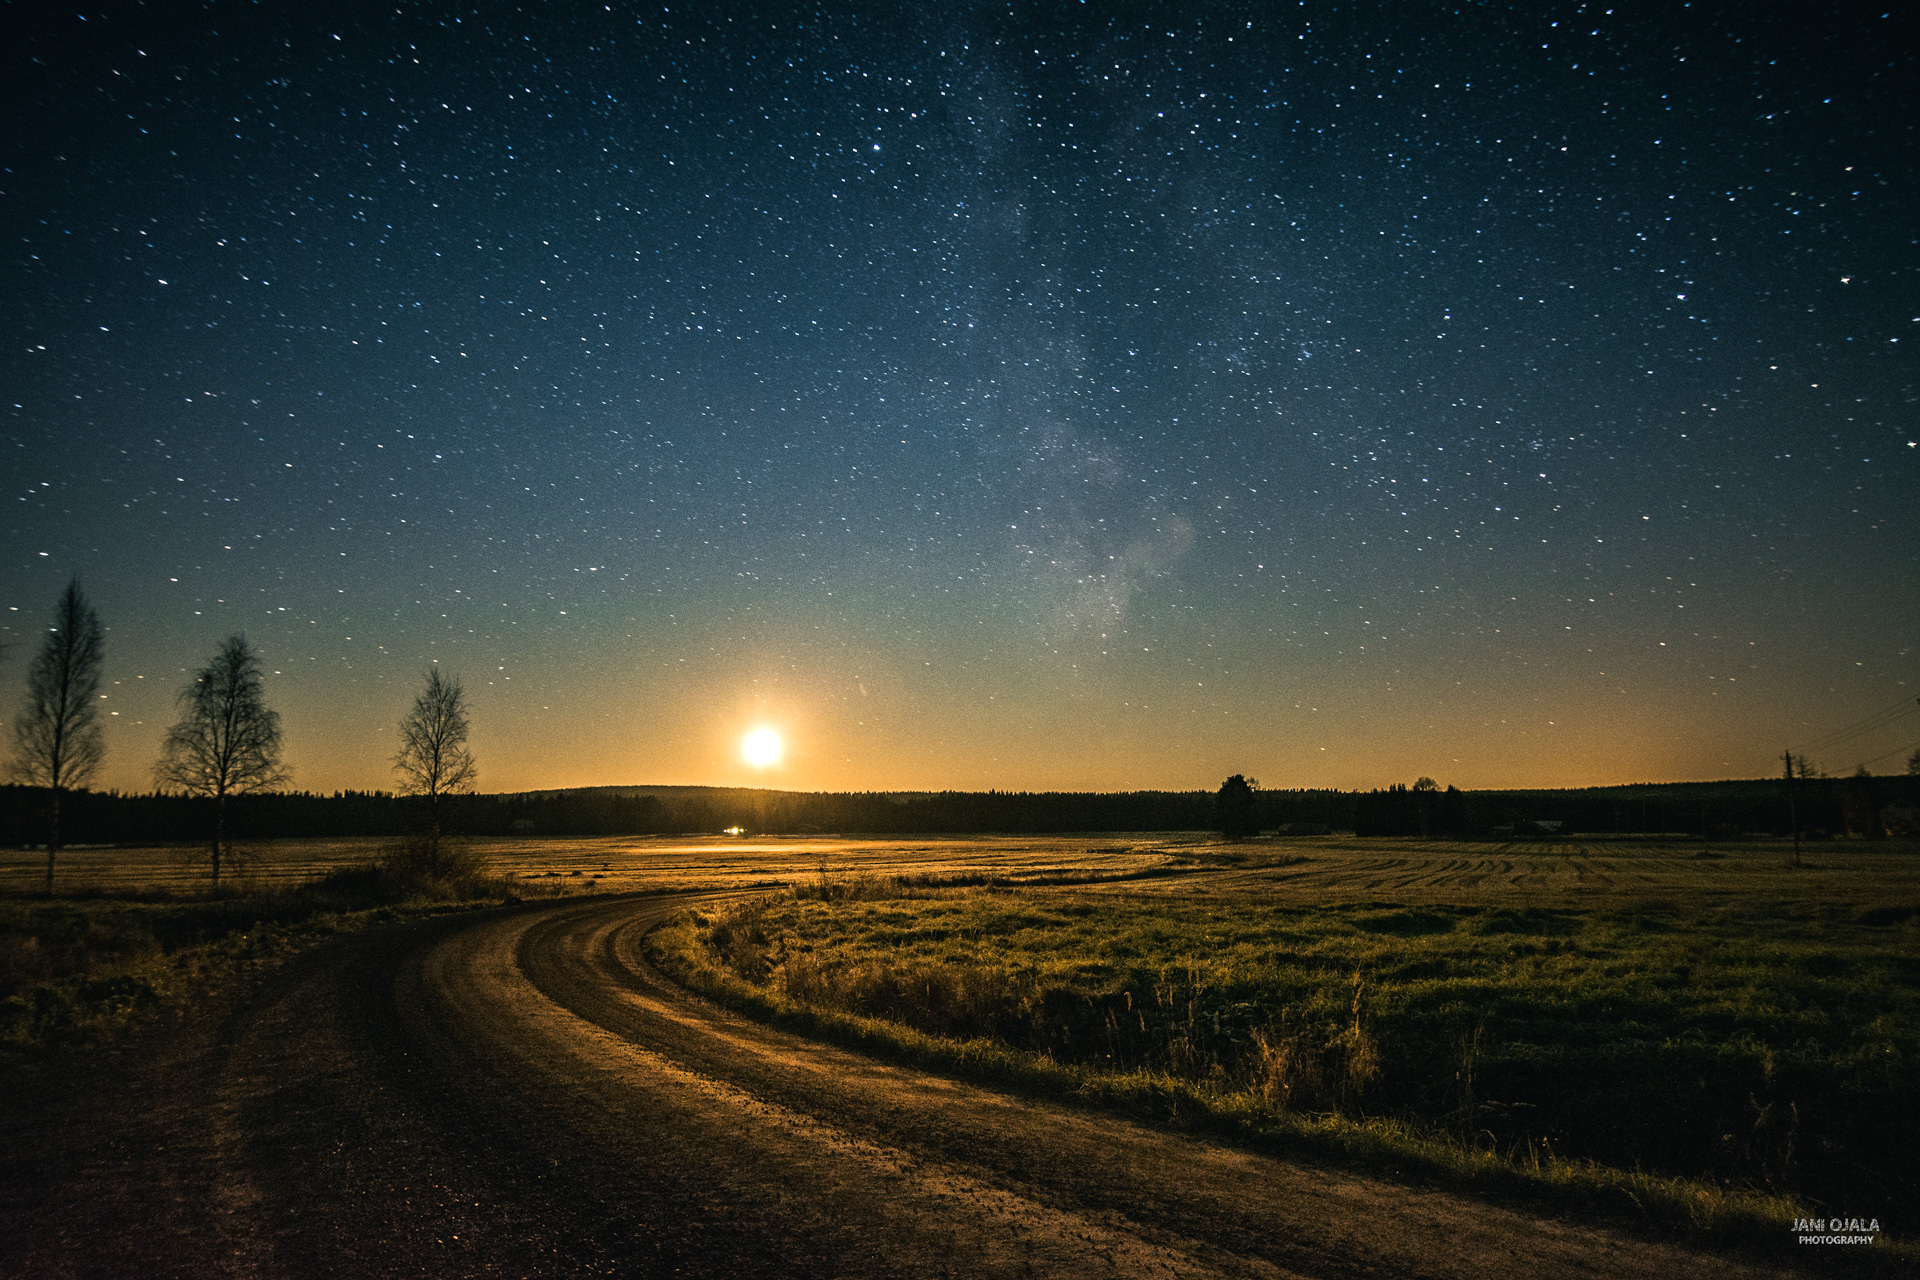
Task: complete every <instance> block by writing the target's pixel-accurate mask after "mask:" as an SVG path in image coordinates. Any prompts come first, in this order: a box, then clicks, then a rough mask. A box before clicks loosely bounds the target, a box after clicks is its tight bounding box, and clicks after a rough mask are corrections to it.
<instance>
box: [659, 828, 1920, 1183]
mask: <svg viewBox="0 0 1920 1280" xmlns="http://www.w3.org/2000/svg"><path fill="white" fill-rule="evenodd" d="M1790 853H1791V849H1790V845H1788V844H1785V843H1783V842H1756V843H1751V844H1727V845H1719V846H1714V845H1702V844H1701V843H1700V842H1697V841H1690V842H1689V841H1672V840H1634V839H1631V838H1617V839H1606V840H1589V841H1568V842H1564V843H1556V844H1553V845H1550V846H1549V845H1542V844H1537V843H1536V844H1521V845H1513V844H1509V845H1492V844H1483V845H1474V844H1465V843H1453V842H1423V841H1417V840H1366V841H1359V840H1351V839H1341V838H1338V837H1332V838H1312V839H1304V840H1284V841H1282V840H1272V841H1260V842H1248V843H1245V844H1239V845H1219V844H1213V845H1186V846H1174V845H1163V846H1158V847H1155V848H1154V849H1152V850H1151V851H1149V850H1147V849H1145V848H1140V849H1138V850H1137V851H1136V852H1135V853H1134V854H1133V855H1132V856H1133V857H1135V858H1136V859H1140V860H1146V859H1152V860H1155V862H1156V863H1157V866H1158V869H1159V870H1160V872H1161V874H1159V875H1156V876H1151V877H1148V878H1142V879H1137V880H1129V881H1119V882H1111V883H1105V884H1083V885H1056V886H1049V887H1045V888H998V889H990V890H983V889H979V888H968V887H957V888H940V887H934V886H929V885H928V884H926V883H925V882H924V881H921V882H916V881H914V880H907V881H890V880H888V879H886V878H884V877H883V876H880V875H878V874H877V868H875V869H874V871H873V872H868V873H866V874H862V873H858V872H856V873H852V874H844V873H836V872H835V871H833V870H831V869H829V870H828V871H827V872H826V873H825V874H819V873H816V874H815V876H814V877H813V878H812V880H811V881H808V880H805V879H803V880H801V881H799V882H797V883H795V884H794V885H793V886H792V887H790V888H789V889H787V890H785V891H784V892H782V893H780V894H776V895H771V896H765V897H762V898H760V899H759V900H757V901H754V902H750V903H744V904H739V905H735V906H732V907H730V908H728V909H725V910H722V911H715V912H709V913H707V914H706V915H704V916H701V917H699V919H698V920H697V921H696V922H694V923H693V924H690V925H685V926H682V928H683V931H684V932H683V934H682V935H681V936H680V937H678V938H676V937H674V936H673V935H671V934H667V935H662V937H661V941H660V943H659V948H660V954H661V956H662V959H663V962H664V963H666V964H668V965H669V966H673V965H675V964H678V965H679V966H680V967H681V968H682V970H683V971H685V972H687V973H688V974H690V975H693V979H694V980H696V981H698V980H699V979H698V974H699V973H700V971H702V970H703V969H705V970H708V971H709V972H710V974H712V975H717V977H710V978H709V985H712V986H714V987H715V988H716V990H718V991H719V993H720V994H722V995H723V996H724V995H726V994H727V990H726V988H728V987H729V985H730V984H731V988H732V995H733V996H734V997H735V998H736V999H737V1000H739V999H745V1000H747V1001H749V1002H750V1001H752V1000H755V999H758V1000H759V1001H761V1002H763V1003H765V1004H766V1005H768V1006H769V1007H771V1008H773V1009H775V1010H779V1009H787V1010H793V1011H811V1012H814V1013H819V1014H824V1015H828V1016H829V1017H830V1018H831V1017H841V1018H848V1019H855V1020H863V1022H864V1024H865V1026H864V1029H863V1030H862V1032H861V1034H863V1035H869V1036H871V1035H874V1034H879V1035H881V1036H882V1037H883V1038H884V1037H885V1036H886V1035H887V1034H889V1033H887V1032H886V1030H885V1029H886V1028H889V1027H891V1028H895V1029H896V1031H895V1032H894V1033H892V1034H895V1036H896V1038H897V1039H898V1040H899V1041H900V1043H901V1044H902V1045H908V1044H921V1045H923V1046H924V1043H925V1041H926V1038H928V1037H932V1038H933V1039H935V1040H938V1041H941V1042H944V1043H947V1044H949V1045H951V1046H956V1047H955V1049H954V1050H953V1054H952V1056H953V1057H954V1059H955V1060H956V1061H960V1060H964V1059H965V1058H966V1057H967V1056H968V1054H969V1053H973V1054H974V1056H976V1057H977V1056H979V1054H978V1049H979V1046H983V1045H993V1046H999V1047H1001V1048H1002V1049H1004V1050H1006V1051H1008V1052H1009V1053H1011V1054H1013V1055H1015V1057H1016V1058H1018V1057H1021V1056H1024V1058H1025V1059H1026V1060H1027V1061H1028V1062H1029V1063H1031V1064H1037V1065H1038V1066H1039V1067H1040V1068H1041V1069H1058V1070H1061V1071H1065V1072H1067V1073H1068V1074H1069V1075H1072V1076H1073V1078H1074V1079H1076V1080H1077V1081H1078V1084H1076V1085H1075V1086H1074V1087H1075V1088H1077V1089H1079V1090H1080V1091H1081V1092H1083V1093H1086V1094H1089V1095H1100V1096H1106V1097H1125V1096H1129V1095H1132V1096H1142V1095H1145V1096H1153V1095H1155V1091H1156V1090H1159V1091H1162V1092H1165V1091H1167V1090H1172V1091H1173V1092H1174V1093H1184V1095H1185V1096H1187V1097H1188V1098H1189V1099H1190V1100H1191V1104H1192V1105H1194V1106H1196V1107H1199V1108H1201V1109H1203V1110H1206V1109H1211V1110H1212V1111H1214V1112H1216V1113H1219V1114H1223V1115H1233V1116H1239V1117H1242V1118H1245V1119H1247V1120H1248V1121H1249V1122H1250V1123H1254V1124H1256V1125H1258V1124H1262V1123H1275V1124H1279V1125H1280V1126H1281V1127H1287V1126H1288V1125H1292V1126H1294V1127H1295V1128H1298V1127H1299V1126H1300V1125H1301V1124H1302V1123H1307V1124H1319V1125H1321V1127H1322V1128H1323V1129H1324V1128H1325V1127H1326V1126H1327V1125H1329V1124H1331V1125H1333V1126H1334V1127H1335V1128H1338V1127H1340V1126H1342V1125H1344V1126H1347V1127H1348V1130H1349V1133H1350V1136H1351V1135H1352V1134H1355V1133H1357V1132H1359V1131H1365V1130H1373V1131H1376V1132H1386V1131H1392V1132H1398V1133H1404V1134H1410V1135H1413V1136H1415V1137H1416V1138H1419V1137H1424V1138H1425V1139H1428V1140H1432V1141H1438V1142H1442V1143H1451V1144H1453V1145H1454V1146H1455V1147H1457V1148H1459V1149H1461V1150H1464V1151H1473V1152H1479V1153H1482V1154H1487V1155H1491V1156H1493V1157H1496V1158H1498V1159H1500V1160H1502V1161H1505V1162H1507V1163H1509V1164H1511V1165H1513V1166H1516V1167H1528V1168H1532V1169H1535V1170H1536V1171H1537V1170H1539V1169H1541V1168H1542V1167H1546V1166H1554V1165H1557V1166H1559V1167H1560V1168H1561V1169H1562V1170H1565V1169H1567V1168H1570V1167H1572V1166H1573V1165H1575V1164H1579V1163H1582V1162H1591V1163H1593V1164H1595V1165H1598V1166H1603V1167H1605V1168H1608V1169H1613V1170H1617V1171H1620V1172H1621V1173H1622V1175H1623V1176H1625V1175H1626V1174H1629V1173H1635V1174H1648V1175H1654V1176H1657V1177H1665V1178H1677V1179H1681V1180H1687V1181H1690V1182H1691V1183H1692V1184H1693V1185H1695V1186H1697V1187H1707V1188H1719V1189H1725V1190H1733V1191H1750V1192H1757V1193H1761V1194H1769V1195H1776V1196H1782V1197H1786V1198H1789V1199H1793V1200H1797V1201H1799V1202H1801V1203H1810V1204H1813V1205H1817V1206H1821V1207H1823V1208H1824V1210H1825V1211H1826V1212H1830V1213H1832V1212H1845V1213H1849V1214H1855V1213H1861V1214H1867V1213H1877V1214H1879V1215H1880V1216H1883V1217H1886V1216H1891V1217H1893V1218H1895V1219H1898V1220H1905V1219H1909V1218H1911V1217H1912V1212H1913V1210H1914V1209H1915V1208H1916V1207H1920V1179H1916V1177H1915V1172H1914V1168H1913V1164H1912V1160H1911V1152H1912V1151H1913V1150H1914V1149H1915V1148H1916V1146H1920V1123H1917V1122H1916V1116H1920V1072H1917V1070H1916V1068H1917V1066H1920V851H1916V850H1915V849H1913V848H1912V847H1910V846H1906V845H1902V844H1884V845H1867V844H1864V843H1855V844H1844V845H1843V844H1837V843H1836V844H1828V845H1823V846H1814V847H1810V848H1809V849H1808V851H1807V852H1806V854H1805V857H1804V865H1802V866H1799V867H1789V866H1788V865H1787V863H1788V860H1789V857H1790ZM676 948H678V949H679V950H678V953H677V954H676V951H675V949H676ZM876 1027H877V1028H879V1029H880V1030H879V1031H878V1032H876V1031H875V1028H876ZM968 1045H971V1046H975V1048H974V1049H972V1050H967V1049H963V1048H960V1047H959V1046H968ZM1008 1070H1010V1071H1015V1072H1016V1073H1017V1067H1009V1068H1008Z"/></svg>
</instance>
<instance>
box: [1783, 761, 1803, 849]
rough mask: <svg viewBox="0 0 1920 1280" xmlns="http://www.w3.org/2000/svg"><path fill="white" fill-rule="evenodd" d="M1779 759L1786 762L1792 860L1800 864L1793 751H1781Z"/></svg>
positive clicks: (1798, 820) (1798, 815)
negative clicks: (1791, 825) (1791, 826)
mask: <svg viewBox="0 0 1920 1280" xmlns="http://www.w3.org/2000/svg"><path fill="white" fill-rule="evenodd" d="M1780 757H1781V759H1783V760H1785V761H1786V763H1787V821H1788V822H1790V823H1792V824H1793V862H1792V864H1791V865H1793V866H1796V867H1797V866H1799V865H1800V814H1799V811H1798V810H1797V809H1796V808H1795V807H1794V803H1793V752H1791V751H1783V752H1781V753H1780Z"/></svg>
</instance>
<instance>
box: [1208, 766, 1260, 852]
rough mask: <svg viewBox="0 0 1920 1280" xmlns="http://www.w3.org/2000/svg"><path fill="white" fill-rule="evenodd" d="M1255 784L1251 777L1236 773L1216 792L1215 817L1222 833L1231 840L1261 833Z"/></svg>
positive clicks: (1214, 801)
mask: <svg viewBox="0 0 1920 1280" xmlns="http://www.w3.org/2000/svg"><path fill="white" fill-rule="evenodd" d="M1254 785H1255V784H1254V781H1253V780H1252V779H1251V778H1243V777H1241V776H1240V775H1239V774H1237V773H1236V774H1234V775H1233V776H1232V777H1231V778H1228V779H1227V780H1226V781H1225V782H1223V783H1221V784H1220V790H1219V791H1218V792H1216V793H1215V794H1214V797H1213V812H1214V818H1215V820H1216V822H1217V823H1218V824H1219V827H1220V834H1221V835H1223V836H1225V837H1226V838H1227V839H1229V840H1241V839H1245V838H1246V837H1247V836H1253V835H1259V834H1260V821H1259V819H1258V818H1257V817H1256V816H1255V813H1254V803H1253V788H1254Z"/></svg>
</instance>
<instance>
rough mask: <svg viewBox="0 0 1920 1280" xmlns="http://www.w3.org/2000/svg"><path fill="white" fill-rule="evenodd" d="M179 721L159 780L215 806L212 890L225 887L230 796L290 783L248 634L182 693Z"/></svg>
mask: <svg viewBox="0 0 1920 1280" xmlns="http://www.w3.org/2000/svg"><path fill="white" fill-rule="evenodd" d="M178 702H179V705H180V708H181V716H180V722H179V723H178V724H176V725H174V726H173V728H172V729H170V730H168V731H167V741H166V746H165V747H164V748H163V754H162V756H161V758H160V763H159V765H157V766H156V767H155V768H154V777H155V779H156V780H157V781H158V782H159V783H160V785H161V786H163V787H166V786H172V787H178V788H179V789H180V790H182V791H185V792H187V793H188V794H189V795H196V796H210V797H212V799H213V803H214V819H213V888H214V891H215V892H218V891H219V889H220V854H221V851H222V847H223V846H224V844H225V843H226V834H227V797H229V796H237V795H248V794H250V793H253V792H257V791H269V790H272V789H273V788H274V787H277V786H280V785H281V784H282V783H284V782H285V781H286V780H287V771H286V770H285V769H283V768H281V766H280V716H279V713H278V712H275V711H270V710H268V709H267V702H266V690H265V682H264V681H263V680H262V679H261V675H260V659H259V657H258V655H256V654H255V653H254V651H253V646H252V645H250V644H248V643H247V638H246V637H245V636H228V637H227V639H226V640H225V641H224V642H222V643H221V645H220V651H219V652H218V653H217V654H215V655H214V658H213V661H212V662H210V663H208V664H207V665H206V666H204V667H202V668H201V669H200V670H199V671H198V672H197V673H196V674H195V675H194V678H193V683H192V684H190V685H188V686H187V687H186V688H184V689H182V690H181V691H180V694H179V698H178Z"/></svg>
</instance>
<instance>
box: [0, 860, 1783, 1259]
mask: <svg viewBox="0 0 1920 1280" xmlns="http://www.w3.org/2000/svg"><path fill="white" fill-rule="evenodd" d="M688 902H689V899H686V898H659V897H653V898H648V897H628V898H595V899H586V900H576V901H572V902H567V903H564V904H560V905H551V906H540V907H522V908H518V909H512V910H505V911H500V912H493V913H488V914H485V915H481V916H464V917H457V918H447V919H442V920H438V921H432V922H427V923H424V924H420V925H414V926H408V927H405V928H398V929H392V930H386V931H378V932H374V933H368V934H360V935H355V936H351V937H347V938H342V939H339V940H338V941H336V942H334V943H331V944H328V945H326V946H324V947H320V948H316V949H315V950H314V951H312V952H309V953H307V954H306V955H304V956H302V957H300V958H299V959H298V960H296V961H295V962H294V963H292V964H290V965H289V966H287V967H286V968H285V969H284V970H283V971H281V972H279V973H278V974H276V975H274V977H273V978H272V979H270V980H269V982H268V983H267V984H266V985H265V986H264V988H263V989H262V990H261V991H260V992H259V993H258V994H257V995H256V996H254V997H253V998H250V999H249V1000H248V1001H246V1002H245V1003H244V1004H243V1005H242V1006H241V1007H239V1008H237V1009H236V1010H234V1011H233V1012H232V1013H231V1014H230V1015H229V1016H228V1017H226V1018H225V1019H224V1020H223V1021H222V1022H221V1023H220V1024H219V1025H218V1026H213V1027H208V1028H204V1029H202V1030H201V1031H199V1032H196V1033H193V1034H183V1035H180V1036H175V1037H173V1038H171V1039H170V1040H168V1041H167V1042H166V1043H165V1044H164V1045H163V1046H162V1047H161V1049H159V1050H156V1051H149V1052H145V1053H141V1054H137V1055H134V1054H127V1055H122V1056H120V1057H119V1058H118V1059H115V1060H112V1061H107V1062H102V1063H100V1064H98V1065H97V1066H94V1067H90V1068H88V1069H87V1070H86V1071H83V1072H81V1073H79V1074H72V1075H62V1076H59V1077H58V1078H52V1077H50V1076H48V1075H46V1074H44V1073H43V1074H42V1075H40V1076H37V1077H36V1076H31V1075H29V1076H23V1077H21V1078H19V1079H16V1080H13V1081H11V1082H7V1087H8V1089H9V1091H10V1093H11V1095H12V1098H11V1102H10V1104H9V1105H8V1108H7V1110H6V1111H5V1112H4V1113H3V1114H0V1274H7V1275H21V1276H35V1277H58V1276H118V1275H127V1276H186V1277H203V1276H236V1277H238V1276H248V1277H252V1276H318V1275H342V1276H389V1275H391V1276H493V1275H501V1276H581V1275H635V1276H655V1275H659V1276H670V1275H677V1276H689V1277H697V1276H715V1277H718V1276H726V1277H742V1276H844V1277H861V1276H941V1275H953V1276H968V1277H975V1276H1030V1275H1034V1276H1115V1275H1123V1276H1136V1275H1138V1276H1215V1275H1227V1276H1328V1277H1340V1276H1380V1275H1391V1276H1461V1277H1466V1276H1475V1277H1478V1276H1488V1275H1503V1274H1505V1275H1527V1276H1582V1275H1608V1276H1611V1275H1660V1276H1746V1275H1752V1274H1758V1272H1756V1271H1755V1270H1754V1269H1753V1268H1752V1267H1750V1266H1748V1265H1745V1264H1740V1263H1735V1262H1730V1261H1726V1260H1722V1259H1716V1258H1712V1257H1708V1256H1705V1255H1702V1254H1698V1253H1694V1252H1691V1251H1687V1250H1684V1249H1680V1248H1676V1247H1672V1246H1666V1245H1658V1244H1649V1243H1645V1242H1641V1241H1636V1240H1630V1239H1627V1238H1624V1237H1620V1236H1615V1235H1611V1234H1608V1233H1606V1232H1603V1231H1599V1230H1594V1229H1589V1228H1585V1227H1577V1226H1569V1225H1567V1224H1564V1223H1555V1222H1550V1221H1545V1220H1537V1219H1532V1218H1529V1217H1526V1216H1524V1215H1521V1214H1517V1213H1514V1212H1511V1211H1507V1210H1502V1209H1497V1208H1490V1207H1487V1206H1485V1205H1480V1204H1476V1203H1473V1202H1471V1201H1467V1200H1463V1199H1460V1198H1457V1197H1454V1196H1450V1195H1447V1194H1444V1193H1439V1192H1433V1191H1421V1190H1409V1189H1407V1188H1404V1187H1397V1186H1393V1185H1390V1184H1385V1183H1380V1182H1375V1181H1371V1180H1368V1179H1364V1178H1359V1177H1355V1176H1351V1175H1346V1174H1340V1173H1332V1172H1327V1171H1324V1170H1317V1169H1307V1168H1301V1167H1296V1166H1292V1165H1288V1164H1286V1163H1283V1162H1280V1161H1276V1160H1270V1159H1266V1158H1262V1157H1258V1156H1253V1155H1248V1154H1245V1153H1242V1152H1236V1151H1233V1150H1230V1149H1227V1148H1223V1147H1219V1146H1215V1145H1212V1144H1209V1143H1206V1142H1201V1141H1196V1140H1193V1139H1189V1138H1184V1137H1180V1136H1177V1135H1172V1134H1167V1133H1161V1132H1157V1131H1152V1130H1148V1129H1143V1128H1140V1127H1137V1126H1134V1125H1131V1124H1128V1123H1125V1122H1122V1121H1118V1120H1110V1119H1105V1118H1100V1117H1097V1116H1089V1115H1085V1114H1080V1113H1077V1112H1074V1111H1070V1110H1064V1109H1060V1108H1055V1107H1051V1106H1047V1105H1041V1104H1034V1103H1028V1102H1023V1101H1019V1100H1016V1099H1012V1098H1008V1097H1006V1096H1003V1095H1000V1094H996V1093H993V1092H991V1091H988V1090H984V1089H978V1088H974V1087H971V1086H966V1085H960V1084H955V1083H953V1082H952V1081H948V1080H942V1079H939V1078H936V1077H931V1076H926V1075H922V1074H919V1073H917V1072H914V1071H910V1070H905V1069H901V1068H895V1067H889V1066H884V1065H881V1064H878V1063H875V1062H873V1061H870V1060H868V1059H866V1058H863V1057H860V1056H858V1055H856V1054H851V1053H847V1052H844V1051H841V1050H838V1049H833V1048H829V1047H825V1046H822V1045H819V1044H815V1043H813V1042H811V1041H807V1040H803V1039H799V1038H796V1037H793V1036H790V1035H787V1034H784V1033H781V1032H778V1031H773V1030H769V1029H767V1028H765V1027H761V1026H758V1025H756V1024H753V1023H750V1022H747V1021H744V1020H742V1019H739V1018H736V1017H734V1016H733V1015H731V1014H728V1013H725V1012H723V1011H720V1010H717V1009H715V1008H714V1007H713V1006H712V1005H710V1004H708V1003H706V1002H705V1001H702V1000H700V999H698V998H697V997H694V996H691V995H689V994H688V993H686V992H685V991H683V990H681V989H680V988H678V987H676V986H674V985H673V984H672V983H670V982H668V981H666V980H665V979H663V978H662V977H661V976H659V975H658V974H657V973H655V972H654V971H653V970H652V969H651V968H650V967H649V966H648V965H647V963H646V962H645V960H644V959H643V957H642V954H641V948H640V942H641V938H642V936H643V934H644V933H645V931H646V930H647V929H648V928H649V927H650V926H651V925H653V924H655V923H657V922H658V921H660V920H661V919H664V918H665V917H666V916H668V915H670V914H672V913H673V912H675V911H678V910H680V909H681V908H683V907H684V906H686V905H687V904H688Z"/></svg>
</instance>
